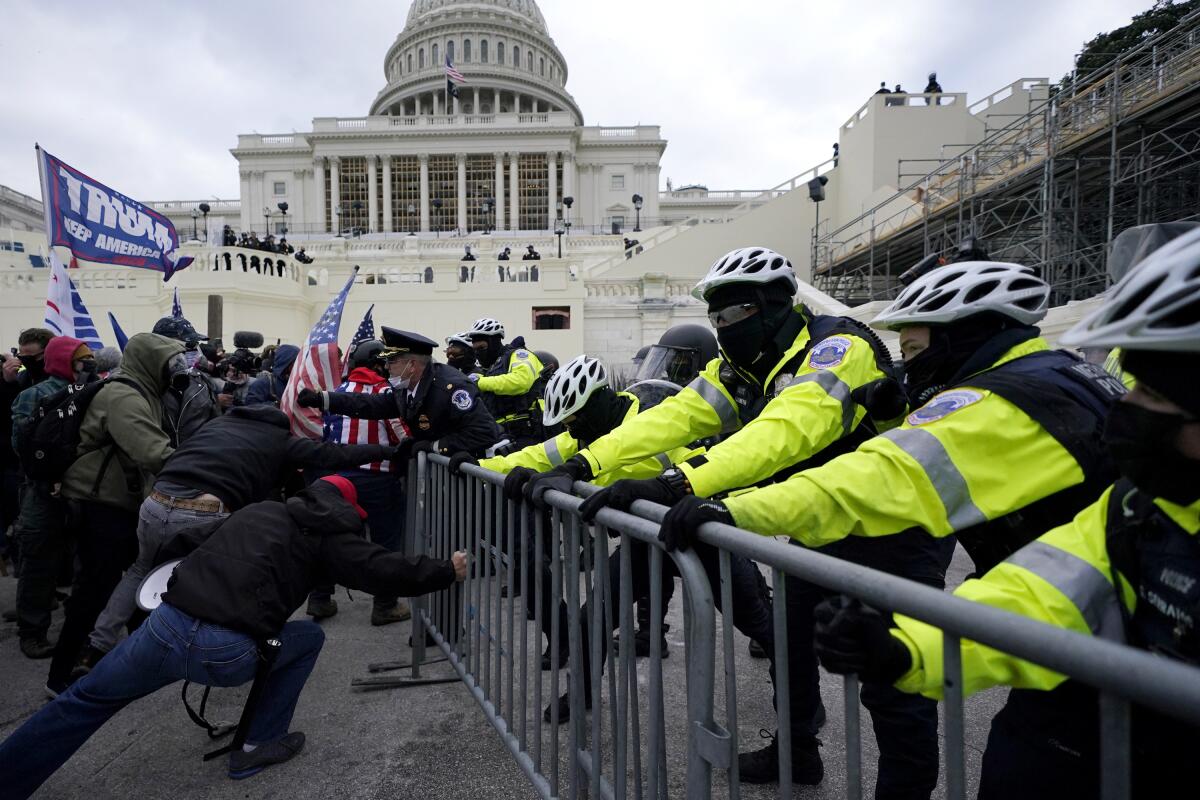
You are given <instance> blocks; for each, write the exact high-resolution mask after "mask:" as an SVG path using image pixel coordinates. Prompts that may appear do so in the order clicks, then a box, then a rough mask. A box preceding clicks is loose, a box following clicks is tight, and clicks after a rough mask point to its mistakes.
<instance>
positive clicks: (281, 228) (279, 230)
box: [275, 222, 287, 236]
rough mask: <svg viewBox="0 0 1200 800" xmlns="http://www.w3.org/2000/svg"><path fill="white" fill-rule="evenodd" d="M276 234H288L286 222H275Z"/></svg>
mask: <svg viewBox="0 0 1200 800" xmlns="http://www.w3.org/2000/svg"><path fill="white" fill-rule="evenodd" d="M275 235H276V236H287V223H286V222H276V223H275Z"/></svg>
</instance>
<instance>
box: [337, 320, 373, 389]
mask: <svg viewBox="0 0 1200 800" xmlns="http://www.w3.org/2000/svg"><path fill="white" fill-rule="evenodd" d="M374 312H375V304H374V303H371V307H370V308H368V309H367V313H366V314H363V318H362V322H360V323H358V330H356V331H355V332H354V338H353V339H351V340H350V346H349V347H347V348H346V357H345V359H343V360H342V375H349V374H350V354H351V353H353V352H354V345H356V344H358V343H359V342H365V341H366V340H368V339H374V338H375V319H374V317H372V314H373V313H374Z"/></svg>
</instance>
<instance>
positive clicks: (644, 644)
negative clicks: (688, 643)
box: [613, 629, 671, 658]
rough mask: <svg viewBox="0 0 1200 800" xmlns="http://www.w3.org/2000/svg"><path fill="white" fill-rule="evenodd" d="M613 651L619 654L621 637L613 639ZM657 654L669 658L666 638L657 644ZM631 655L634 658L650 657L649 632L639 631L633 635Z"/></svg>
mask: <svg viewBox="0 0 1200 800" xmlns="http://www.w3.org/2000/svg"><path fill="white" fill-rule="evenodd" d="M613 649H614V651H615V652H617V653H618V654H619V653H620V652H621V637H620V636H614V637H613ZM659 652H660V653H661V654H662V657H663V658H670V657H671V651H670V649H668V647H667V637H666V636H663V637H662V641H661V642H660V643H659ZM633 655H634V656H635V657H636V658H649V657H650V631H648V630H641V629H639V630H638V632H637V633H636V634H634V637H633Z"/></svg>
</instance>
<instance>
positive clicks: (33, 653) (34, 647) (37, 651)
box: [21, 634, 54, 658]
mask: <svg viewBox="0 0 1200 800" xmlns="http://www.w3.org/2000/svg"><path fill="white" fill-rule="evenodd" d="M21 652H22V653H24V654H25V657H26V658H49V657H50V656H52V655H54V645H52V644H50V642H48V641H47V640H46V635H45V634H42V635H41V636H25V637H22V638H21Z"/></svg>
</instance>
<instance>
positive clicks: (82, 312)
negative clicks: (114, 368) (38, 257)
mask: <svg viewBox="0 0 1200 800" xmlns="http://www.w3.org/2000/svg"><path fill="white" fill-rule="evenodd" d="M46 327H47V328H49V329H50V330H52V331H54V333H55V335H56V336H74V337H75V338H76V339H79V340H80V341H82V342H83V343H84V344H86V345H87V346H88V347H90V348H92V349H93V350H99V349H100V348H101V347H104V343H103V342H101V341H100V333H99V331H97V330H96V323H95V322H92V315H91V314H89V313H88V310H87V306H85V305H84V304H83V298H82V297H80V296H79V290H78V289H77V288H75V284H74V283H73V282H72V281H71V278H70V276H69V275H67V268H66V267H64V266H63V263H62V262H61V261H59V260H58V257H57V256H56V255H54V251H53V250H51V251H50V282H49V284H48V285H47V287H46Z"/></svg>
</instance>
